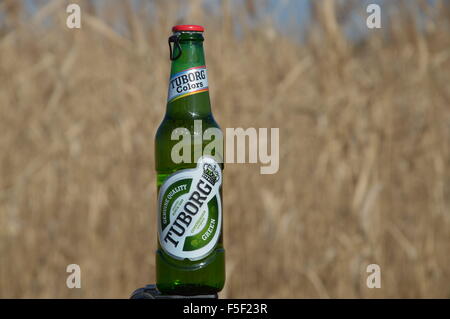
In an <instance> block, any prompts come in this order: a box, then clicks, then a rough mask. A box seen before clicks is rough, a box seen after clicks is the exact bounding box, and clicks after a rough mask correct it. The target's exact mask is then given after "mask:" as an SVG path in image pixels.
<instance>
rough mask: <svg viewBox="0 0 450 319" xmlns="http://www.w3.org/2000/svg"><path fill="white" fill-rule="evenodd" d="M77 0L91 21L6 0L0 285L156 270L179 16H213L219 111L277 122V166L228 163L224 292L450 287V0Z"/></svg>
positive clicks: (126, 292)
mask: <svg viewBox="0 0 450 319" xmlns="http://www.w3.org/2000/svg"><path fill="white" fill-rule="evenodd" d="M70 3H78V4H80V6H81V10H82V16H81V19H82V20H81V21H82V22H81V23H82V28H81V29H72V30H71V29H68V28H67V27H66V18H67V15H68V14H67V13H66V6H67V5H68V4H69V1H63V0H48V1H43V0H36V1H21V0H2V1H0V132H1V133H0V297H2V298H24V297H26V298H88V297H89V298H90V297H95V298H107V297H114V298H116V297H117V298H128V297H129V296H130V294H131V292H132V291H133V290H134V289H136V288H139V287H142V286H144V285H145V284H148V283H152V282H154V280H155V263H154V251H155V248H156V236H157V235H156V226H155V221H156V215H155V211H156V183H155V178H156V177H155V172H154V153H153V146H154V144H153V143H154V142H153V139H154V134H155V131H156V128H157V126H158V125H159V123H160V121H161V120H162V117H163V115H164V112H165V105H166V98H167V85H168V77H169V67H170V63H169V62H170V61H169V56H168V46H167V38H168V36H169V35H170V34H171V31H170V30H171V27H172V26H173V25H175V24H182V23H187V24H200V25H204V26H205V27H206V32H205V39H206V40H205V50H206V58H207V65H208V72H209V82H210V94H211V98H212V106H213V111H214V115H215V117H216V119H217V121H218V122H219V124H220V125H221V126H222V128H226V127H244V128H247V127H256V128H258V127H268V128H270V127H279V128H280V170H279V172H278V173H277V174H275V175H260V174H259V165H250V164H229V165H227V166H226V169H225V177H224V178H225V183H224V223H225V224H224V239H225V246H226V249H227V282H226V286H225V289H224V290H223V291H222V292H221V297H223V298H369V297H373V298H381V297H384V298H431V297H439V298H449V297H450V254H449V252H450V170H449V168H450V2H449V1H443V0H441V1H425V0H423V1H420V0H417V1H415V0H408V1H359V0H358V1H353V0H315V1H306V0H303V1H301V0H299V1H270V0H261V1H255V0H253V1H251V0H246V1H245V0H235V1H207V0H203V1H202V0H193V1H176V0H173V1H162V0H159V1H157V0H153V1H118V0H108V1H102V0H98V1H96V0H91V1H88V0H86V1H70ZM369 3H377V4H379V5H380V6H381V8H382V29H373V30H370V29H368V28H367V27H366V24H365V21H366V18H367V16H368V15H369V14H368V13H366V8H367V5H368V4H369ZM73 263H75V264H79V265H80V267H81V285H82V288H81V289H68V288H67V287H66V278H67V276H68V275H69V274H68V273H66V266H67V265H68V264H73ZM373 263H375V264H378V265H380V267H381V280H382V287H381V288H380V289H369V288H367V286H366V278H367V276H368V273H367V272H366V267H367V265H369V264H373Z"/></svg>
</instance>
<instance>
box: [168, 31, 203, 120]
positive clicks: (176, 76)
mask: <svg viewBox="0 0 450 319" xmlns="http://www.w3.org/2000/svg"><path fill="white" fill-rule="evenodd" d="M178 44H179V46H178V45H177V43H174V44H173V52H172V55H173V57H176V59H174V60H173V61H172V65H171V70H170V81H169V97H168V102H167V110H166V116H170V117H173V118H202V117H205V116H209V115H210V114H211V105H210V98H209V91H208V79H207V74H206V64H205V54H204V51H203V36H202V34H201V33H199V32H181V33H180V34H179V38H178ZM180 49H181V52H180ZM177 56H178V57H177Z"/></svg>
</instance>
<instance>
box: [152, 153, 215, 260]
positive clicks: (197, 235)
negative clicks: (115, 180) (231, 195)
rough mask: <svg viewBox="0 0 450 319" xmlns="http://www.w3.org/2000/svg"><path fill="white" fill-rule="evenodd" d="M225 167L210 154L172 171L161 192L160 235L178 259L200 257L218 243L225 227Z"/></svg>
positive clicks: (169, 252) (160, 240) (161, 243)
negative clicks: (222, 188) (191, 166)
mask: <svg viewBox="0 0 450 319" xmlns="http://www.w3.org/2000/svg"><path fill="white" fill-rule="evenodd" d="M221 185H222V170H221V168H220V166H219V164H218V163H217V162H216V161H215V160H214V159H213V158H212V157H210V156H203V157H201V158H200V159H199V161H198V163H197V167H196V168H194V169H184V170H180V171H178V172H176V173H174V174H172V175H170V176H169V177H168V178H167V179H166V181H165V182H164V183H163V184H162V185H161V188H160V190H159V194H158V213H159V214H158V235H159V243H160V245H161V247H162V249H163V250H164V251H165V252H166V253H167V254H168V255H170V256H171V257H173V258H176V259H180V260H182V259H185V258H188V259H190V260H199V259H202V258H204V257H206V256H208V255H209V254H210V253H211V251H212V250H214V248H215V247H216V244H217V242H218V240H219V236H220V232H221V228H222V203H221V198H220V191H219V189H220V186H221Z"/></svg>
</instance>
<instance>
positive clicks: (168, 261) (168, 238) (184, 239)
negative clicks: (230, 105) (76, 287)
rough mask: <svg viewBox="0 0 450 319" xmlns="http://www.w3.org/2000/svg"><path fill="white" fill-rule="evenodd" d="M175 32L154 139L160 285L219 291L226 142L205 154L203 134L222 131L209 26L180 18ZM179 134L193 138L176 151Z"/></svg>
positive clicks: (179, 291) (185, 291)
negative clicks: (209, 68)
mask: <svg viewBox="0 0 450 319" xmlns="http://www.w3.org/2000/svg"><path fill="white" fill-rule="evenodd" d="M172 31H173V35H172V36H171V37H170V38H169V46H170V47H171V50H170V58H171V60H172V67H171V73H170V81H169V96H168V101H167V109H166V114H165V117H164V119H163V121H162V123H161V124H160V126H159V128H158V131H157V133H156V139H155V154H156V155H155V164H156V172H157V187H158V213H157V218H158V221H157V223H158V249H157V252H156V285H157V288H158V290H160V291H161V292H162V293H164V294H168V295H200V294H213V293H217V292H219V291H220V290H221V289H222V288H223V286H224V283H225V250H224V248H223V243H222V225H223V223H222V171H223V160H221V159H222V158H223V157H222V154H223V143H221V145H222V146H221V147H222V149H218V148H217V147H216V148H215V149H214V150H213V151H212V152H211V154H208V155H205V152H204V151H205V150H206V146H207V145H208V143H209V142H210V140H207V139H204V138H202V137H203V135H204V133H205V132H206V131H208V130H216V132H217V131H218V132H221V131H220V128H219V126H218V125H217V123H216V121H215V120H214V118H213V115H212V113H211V105H210V99H209V92H208V89H209V88H208V78H207V73H206V66H205V57H204V52H203V31H204V29H203V27H201V26H194V25H179V26H175V27H173V28H172ZM172 47H173V49H172ZM216 137H217V136H216ZM221 137H222V136H220V138H221ZM184 138H186V139H184ZM181 141H185V142H189V143H188V144H186V143H185V144H182V145H185V146H184V148H181V149H182V150H183V152H181V151H180V152H178V151H177V150H179V145H180V143H181ZM177 145H178V146H177ZM186 145H187V146H186ZM180 154H181V155H180ZM180 156H181V158H180Z"/></svg>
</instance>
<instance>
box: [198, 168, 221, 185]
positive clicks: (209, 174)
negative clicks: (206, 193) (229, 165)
mask: <svg viewBox="0 0 450 319" xmlns="http://www.w3.org/2000/svg"><path fill="white" fill-rule="evenodd" d="M202 177H203V178H204V179H206V180H207V181H208V182H209V183H210V184H211V185H213V186H214V184H215V183H217V181H218V180H219V172H217V169H216V166H214V165H211V164H208V163H207V164H203V174H202Z"/></svg>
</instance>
